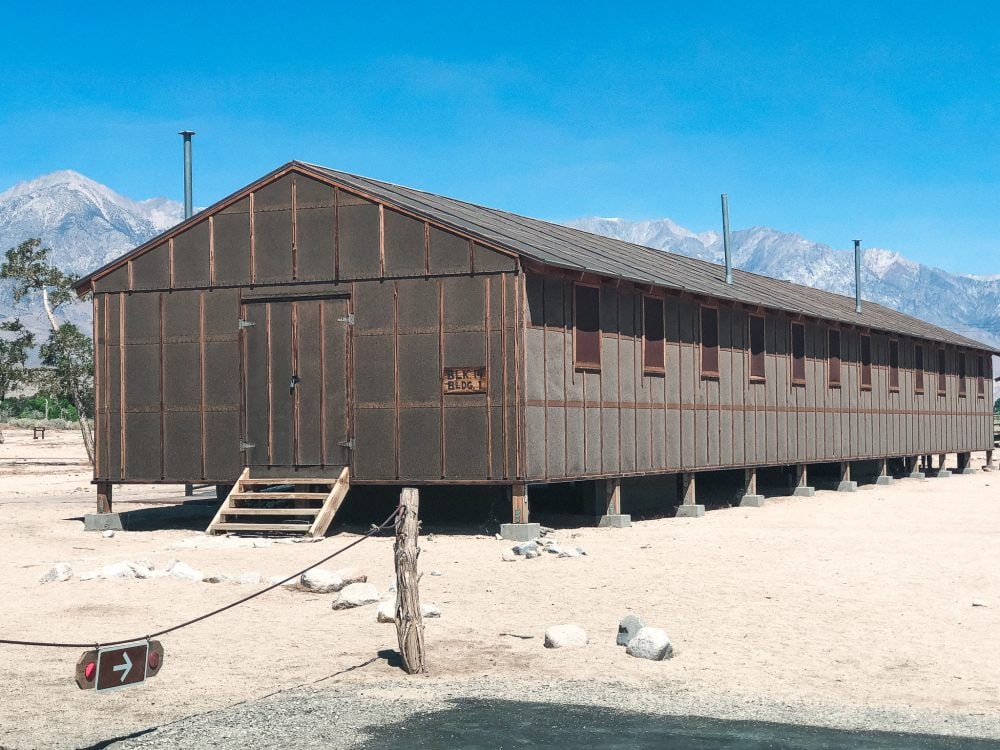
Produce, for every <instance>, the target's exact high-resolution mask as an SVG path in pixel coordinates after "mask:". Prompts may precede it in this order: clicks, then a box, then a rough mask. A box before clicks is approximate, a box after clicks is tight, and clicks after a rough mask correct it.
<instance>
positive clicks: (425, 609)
mask: <svg viewBox="0 0 1000 750" xmlns="http://www.w3.org/2000/svg"><path fill="white" fill-rule="evenodd" d="M420 615H421V616H422V617H440V616H441V608H440V607H439V606H438V605H436V604H421V605H420Z"/></svg>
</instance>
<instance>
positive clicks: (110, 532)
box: [101, 529, 115, 539]
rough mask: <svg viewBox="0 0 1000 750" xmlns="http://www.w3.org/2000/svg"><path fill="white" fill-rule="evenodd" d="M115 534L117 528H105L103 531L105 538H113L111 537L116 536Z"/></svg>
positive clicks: (102, 534)
mask: <svg viewBox="0 0 1000 750" xmlns="http://www.w3.org/2000/svg"><path fill="white" fill-rule="evenodd" d="M114 535H115V530H114V529H105V530H104V531H103V532H102V533H101V536H103V537H104V538H105V539H111V538H113V537H114Z"/></svg>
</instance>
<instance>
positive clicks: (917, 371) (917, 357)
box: [913, 344, 924, 393]
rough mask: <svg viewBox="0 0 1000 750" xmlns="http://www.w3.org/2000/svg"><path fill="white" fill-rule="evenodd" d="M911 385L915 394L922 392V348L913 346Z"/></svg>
mask: <svg viewBox="0 0 1000 750" xmlns="http://www.w3.org/2000/svg"><path fill="white" fill-rule="evenodd" d="M913 383H914V390H916V392H917V393H923V392H924V347H923V345H922V344H914V345H913Z"/></svg>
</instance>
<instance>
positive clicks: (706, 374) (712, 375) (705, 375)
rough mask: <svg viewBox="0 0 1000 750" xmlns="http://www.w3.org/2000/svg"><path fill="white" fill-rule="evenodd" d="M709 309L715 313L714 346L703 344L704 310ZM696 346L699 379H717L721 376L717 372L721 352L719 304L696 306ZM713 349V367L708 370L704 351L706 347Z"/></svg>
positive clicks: (719, 365) (720, 362)
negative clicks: (698, 353)
mask: <svg viewBox="0 0 1000 750" xmlns="http://www.w3.org/2000/svg"><path fill="white" fill-rule="evenodd" d="M706 310H711V311H712V313H713V314H714V315H715V346H714V347H706V346H705V311H706ZM698 346H699V350H700V355H701V356H700V358H699V362H700V368H701V379H702V380H718V379H719V378H720V377H721V373H720V372H719V370H720V368H721V365H722V352H721V347H720V346H719V306H718V305H715V304H704V303H702V304H700V305H699V306H698ZM711 348H714V349H715V369H714V370H709V369H706V367H705V351H706V349H711Z"/></svg>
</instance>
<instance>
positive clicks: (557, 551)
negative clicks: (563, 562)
mask: <svg viewBox="0 0 1000 750" xmlns="http://www.w3.org/2000/svg"><path fill="white" fill-rule="evenodd" d="M545 551H546V552H551V553H552V554H553V555H561V554H562V547H560V546H559V545H558V544H546V545H545Z"/></svg>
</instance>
